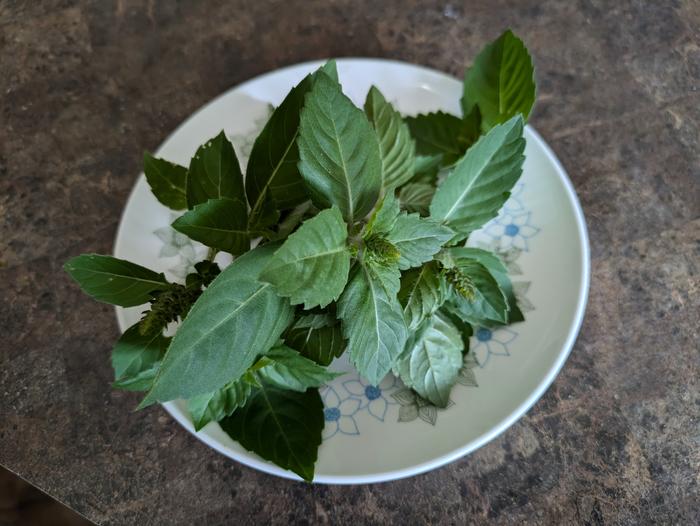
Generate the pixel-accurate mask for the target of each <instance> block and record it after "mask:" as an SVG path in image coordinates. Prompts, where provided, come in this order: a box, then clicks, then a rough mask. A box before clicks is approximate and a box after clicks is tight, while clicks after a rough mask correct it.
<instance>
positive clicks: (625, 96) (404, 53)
mask: <svg viewBox="0 0 700 526" xmlns="http://www.w3.org/2000/svg"><path fill="white" fill-rule="evenodd" d="M507 26H511V27H513V28H514V29H515V30H516V31H517V32H518V33H519V34H520V35H522V36H523V37H524V39H525V40H526V42H527V44H528V46H529V47H530V49H531V50H532V52H533V54H534V57H535V60H536V64H537V70H538V80H539V86H540V95H539V104H538V106H537V109H536V111H535V113H534V115H533V117H532V121H531V122H532V123H533V124H534V126H535V127H536V128H537V129H538V130H539V131H540V132H541V133H542V135H543V136H544V138H545V139H546V140H547V141H548V142H549V144H550V145H551V146H552V147H553V148H554V150H555V151H556V152H557V154H558V155H559V157H560V158H561V160H562V162H563V164H564V165H565V166H566V168H567V169H568V171H569V174H570V176H571V178H572V180H573V182H574V185H575V187H576V189H577V191H578V193H579V196H580V198H581V202H582V204H583V207H584V210H585V213H586V216H587V219H588V225H589V228H590V237H591V249H592V257H593V261H592V264H593V265H592V283H591V293H590V301H589V306H588V312H587V316H586V320H585V323H584V326H583V329H582V331H581V335H580V337H579V339H578V342H577V344H576V346H575V348H574V351H573V353H572V355H571V358H570V359H569V361H568V362H567V364H566V366H565V368H564V369H563V371H562V373H561V375H560V376H559V377H558V379H557V380H556V382H555V383H554V385H553V386H552V387H551V388H550V390H549V391H548V392H547V394H546V395H545V396H544V397H543V398H542V400H541V401H540V402H539V403H538V404H537V405H536V406H535V407H534V408H533V409H532V410H531V411H530V412H529V413H528V415H527V416H526V417H525V418H523V419H522V420H520V421H519V422H518V423H517V424H516V425H514V426H513V427H512V428H511V429H510V430H508V431H507V432H506V433H505V434H504V435H502V436H501V437H500V438H498V439H497V440H495V441H493V442H492V443H490V444H488V445H487V446H485V447H483V448H482V449H480V450H479V451H477V452H476V453H474V454H472V455H470V456H468V457H466V458H464V459H462V460H460V461H458V462H455V463H454V464H452V465H450V466H448V467H445V468H442V469H439V470H437V471H434V472H432V473H428V474H425V475H421V476H417V477H414V478H411V479H407V480H402V481H398V482H393V483H386V484H381V485H371V486H359V487H328V486H309V485H305V484H301V483H293V482H289V481H285V480H280V479H277V478H274V477H271V476H268V475H264V474H261V473H257V472H255V471H252V470H250V469H248V468H245V467H243V466H241V465H239V464H237V463H235V462H232V461H230V460H227V459H226V458H224V457H223V456H221V455H218V454H217V453H215V452H214V451H212V450H210V449H208V448H207V447H206V446H204V445H203V444H201V443H200V442H198V441H197V440H196V439H195V438H193V437H192V436H190V435H189V434H188V433H187V432H186V431H184V430H183V429H182V428H180V426H179V425H178V424H176V423H175V422H173V421H172V420H171V419H170V418H169V417H168V416H166V414H165V412H164V411H163V410H162V409H159V408H152V409H150V410H147V411H142V412H139V413H133V412H132V409H133V407H134V405H135V401H136V399H137V398H136V396H134V395H132V394H125V393H120V392H116V391H113V390H112V389H110V387H109V383H110V379H111V369H110V365H109V360H108V355H109V350H110V348H111V344H112V342H113V341H114V339H115V338H116V337H117V334H118V329H117V324H116V321H115V317H114V313H113V310H112V308H111V307H109V306H104V305H99V304H96V303H94V302H92V301H90V300H88V299H87V298H86V297H84V296H83V295H82V294H81V292H80V291H79V290H78V288H77V287H76V286H74V285H73V284H72V283H71V282H69V279H68V277H67V276H66V275H65V274H64V273H63V272H62V271H61V264H62V263H63V262H64V261H65V260H66V259H67V258H68V257H69V256H72V255H74V254H77V253H80V252H84V251H95V252H102V253H109V252H110V251H111V248H112V240H113V239H114V235H115V231H116V227H117V222H118V219H119V215H120V211H121V209H122V207H123V206H124V203H125V202H126V199H127V196H128V193H129V190H130V188H131V186H132V184H133V183H134V180H135V177H136V174H137V173H138V172H139V171H140V166H139V165H140V154H141V152H142V151H143V150H144V149H145V148H148V149H153V148H155V147H156V146H157V145H158V144H159V143H160V142H161V141H162V140H163V139H164V138H165V137H166V136H167V135H168V134H169V133H170V131H172V130H173V128H174V127H175V126H176V125H177V124H178V123H179V122H180V121H182V120H183V119H184V118H185V117H187V116H188V115H189V114H190V113H191V112H192V111H194V110H195V109H197V108H198V107H199V106H201V105H202V104H204V103H206V102H207V101H208V100H210V99H211V98H212V97H214V96H216V95H218V94H219V93H221V92H223V91H225V90H226V89H228V88H230V87H231V86H234V85H236V84H238V83H239V82H241V81H243V80H246V79H248V78H250V77H254V76H256V75H258V74H260V73H263V72H266V71H269V70H273V69H275V68H278V67H280V66H284V65H288V64H293V63H296V62H301V61H306V60H310V59H315V58H321V57H326V56H381V57H390V58H395V59H400V60H405V61H409V62H415V63H418V64H424V65H427V66H430V67H434V68H437V69H440V70H443V71H447V72H450V73H453V74H460V72H461V71H462V70H463V67H464V66H465V65H466V64H467V63H468V61H469V60H470V59H471V57H473V56H474V54H475V53H476V52H477V50H478V49H479V48H480V47H481V45H482V44H483V43H485V42H486V41H487V40H490V39H491V38H493V37H495V36H496V35H497V34H498V33H499V32H500V31H501V30H502V29H503V28H505V27H507ZM699 88H700V4H699V3H698V2H694V1H693V0H687V1H664V2H651V1H650V2H642V1H637V2H628V1H622V0H620V1H615V2H612V1H609V2H604V1H595V0H577V1H567V2H560V1H557V0H527V1H524V0H523V1H518V2H512V3H506V2H501V1H496V0H489V1H483V2H465V3H464V4H461V3H458V2H449V3H446V2H435V1H420V2H419V1H415V2H405V1H401V2H399V1H395V2H393V1H392V2H389V1H382V2H365V1H352V2H318V3H313V2H290V1H287V2H271V1H268V0H257V1H255V2H247V3H243V2H199V1H198V2H194V1H192V2H179V3H175V2H165V1H163V2H155V1H136V0H135V1H123V2H116V3H114V2H110V1H106V0H105V1H97V2H88V1H78V2H71V1H56V2H38V1H26V2H22V1H19V2H15V1H12V0H9V1H8V0H0V297H1V298H2V301H0V328H1V329H2V331H1V332H2V339H1V343H0V401H1V403H0V463H1V464H2V465H4V466H6V467H7V468H9V469H11V470H13V471H15V472H17V473H19V474H20V475H21V476H22V477H24V478H26V479H27V480H29V481H30V482H32V483H34V484H35V485H37V486H38V487H40V488H41V489H43V490H45V491H47V492H48V493H50V494H51V495H54V496H55V497H56V498H58V499H60V500H61V501H63V502H65V503H67V504H68V505H69V506H70V507H72V508H73V509H75V510H77V511H79V512H80V513H82V514H85V515H86V516H88V517H89V518H91V519H92V520H93V521H95V522H97V523H101V524H139V525H148V524H168V525H176V524H177V525H179V524H252V523H258V524H268V523H272V524H285V523H293V524H311V523H314V524H316V523H318V524H353V525H354V524H371V523H377V524H390V523H394V524H422V523H428V522H432V523H436V524H437V523H439V524H460V525H461V524H467V523H478V524H490V523H492V524H640V523H648V524H651V523H660V524H698V523H700V504H699V503H700V386H699V378H700V335H699V333H698V331H699V326H700V274H699V271H700V268H699V267H700V145H699V142H698V141H699V138H700V109H699V108H700V92H699V91H698V89H699Z"/></svg>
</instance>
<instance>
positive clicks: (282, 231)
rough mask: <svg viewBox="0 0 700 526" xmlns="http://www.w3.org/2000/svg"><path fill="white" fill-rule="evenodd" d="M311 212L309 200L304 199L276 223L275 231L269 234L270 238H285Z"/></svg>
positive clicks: (279, 239)
mask: <svg viewBox="0 0 700 526" xmlns="http://www.w3.org/2000/svg"><path fill="white" fill-rule="evenodd" d="M311 212H312V205H311V201H306V202H304V203H302V204H300V205H299V206H297V207H295V208H294V209H293V210H290V211H289V212H288V213H287V214H286V215H285V216H284V218H283V219H282V220H281V221H280V222H279V224H278V225H277V232H276V233H275V234H274V235H273V236H271V240H275V241H281V240H284V239H287V238H288V237H289V234H291V233H292V232H294V231H295V230H296V228H297V227H298V226H299V225H300V224H301V222H302V221H303V220H304V219H305V218H306V217H307V216H310V215H311Z"/></svg>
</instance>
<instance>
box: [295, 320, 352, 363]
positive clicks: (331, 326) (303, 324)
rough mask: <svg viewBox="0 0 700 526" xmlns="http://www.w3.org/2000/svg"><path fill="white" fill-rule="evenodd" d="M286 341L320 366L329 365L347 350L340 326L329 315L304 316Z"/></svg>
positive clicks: (297, 322)
mask: <svg viewBox="0 0 700 526" xmlns="http://www.w3.org/2000/svg"><path fill="white" fill-rule="evenodd" d="M284 341H285V343H286V344H287V345H289V346H290V347H292V348H293V349H296V350H297V351H299V353H300V354H301V355H302V356H305V357H307V358H309V359H311V360H313V361H315V362H316V363H318V364H320V365H329V364H330V363H331V362H332V361H333V360H334V359H335V358H337V357H339V356H340V355H341V354H343V351H344V350H345V340H344V339H343V334H342V331H341V329H340V325H339V324H338V322H337V320H335V318H333V317H332V316H330V315H328V314H309V315H306V316H302V317H301V318H299V319H298V320H297V321H296V322H295V323H294V325H292V327H290V329H289V330H288V331H287V334H286V335H285V337H284Z"/></svg>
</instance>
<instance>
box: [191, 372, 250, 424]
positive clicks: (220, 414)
mask: <svg viewBox="0 0 700 526" xmlns="http://www.w3.org/2000/svg"><path fill="white" fill-rule="evenodd" d="M252 391H253V386H252V385H251V384H250V383H249V382H247V381H246V380H245V379H243V378H239V379H238V380H235V381H233V382H229V383H228V384H226V385H225V386H224V387H222V388H221V389H217V390H216V391H214V392H211V393H205V394H201V395H197V396H195V397H194V398H190V399H189V400H188V401H187V409H188V410H189V411H190V416H191V417H192V424H193V425H194V430H195V431H199V430H200V429H202V428H203V427H204V426H206V425H207V424H208V423H209V422H218V421H219V420H221V419H222V418H225V417H227V416H229V415H231V414H233V412H234V411H235V410H236V409H238V408H239V407H243V405H245V403H246V401H247V400H248V398H249V397H250V394H251V393H252Z"/></svg>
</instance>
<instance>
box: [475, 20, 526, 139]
mask: <svg viewBox="0 0 700 526" xmlns="http://www.w3.org/2000/svg"><path fill="white" fill-rule="evenodd" d="M535 94H536V87H535V68H534V67H533V65H532V59H531V58H530V54H529V53H528V51H527V49H526V48H525V45H524V44H523V42H522V40H520V39H519V38H518V37H517V36H515V35H514V34H513V32H512V31H511V30H510V29H509V30H508V31H506V32H505V33H503V34H502V35H501V36H500V37H498V38H497V39H496V40H495V41H494V42H492V43H490V44H488V45H487V46H486V47H484V49H483V50H482V51H481V53H479V55H478V56H477V57H476V60H475V61H474V65H472V67H471V68H469V69H468V70H467V72H466V73H465V75H464V95H463V97H462V109H463V111H464V115H469V114H470V113H471V111H472V109H473V107H474V105H476V106H478V108H479V110H480V111H481V115H482V128H483V129H484V131H486V130H489V129H491V128H493V127H494V126H495V125H496V124H500V123H502V122H506V121H507V120H509V119H511V118H512V117H514V116H516V115H519V114H522V116H523V118H524V119H527V117H528V115H530V111H531V110H532V106H533V104H534V103H535Z"/></svg>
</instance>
